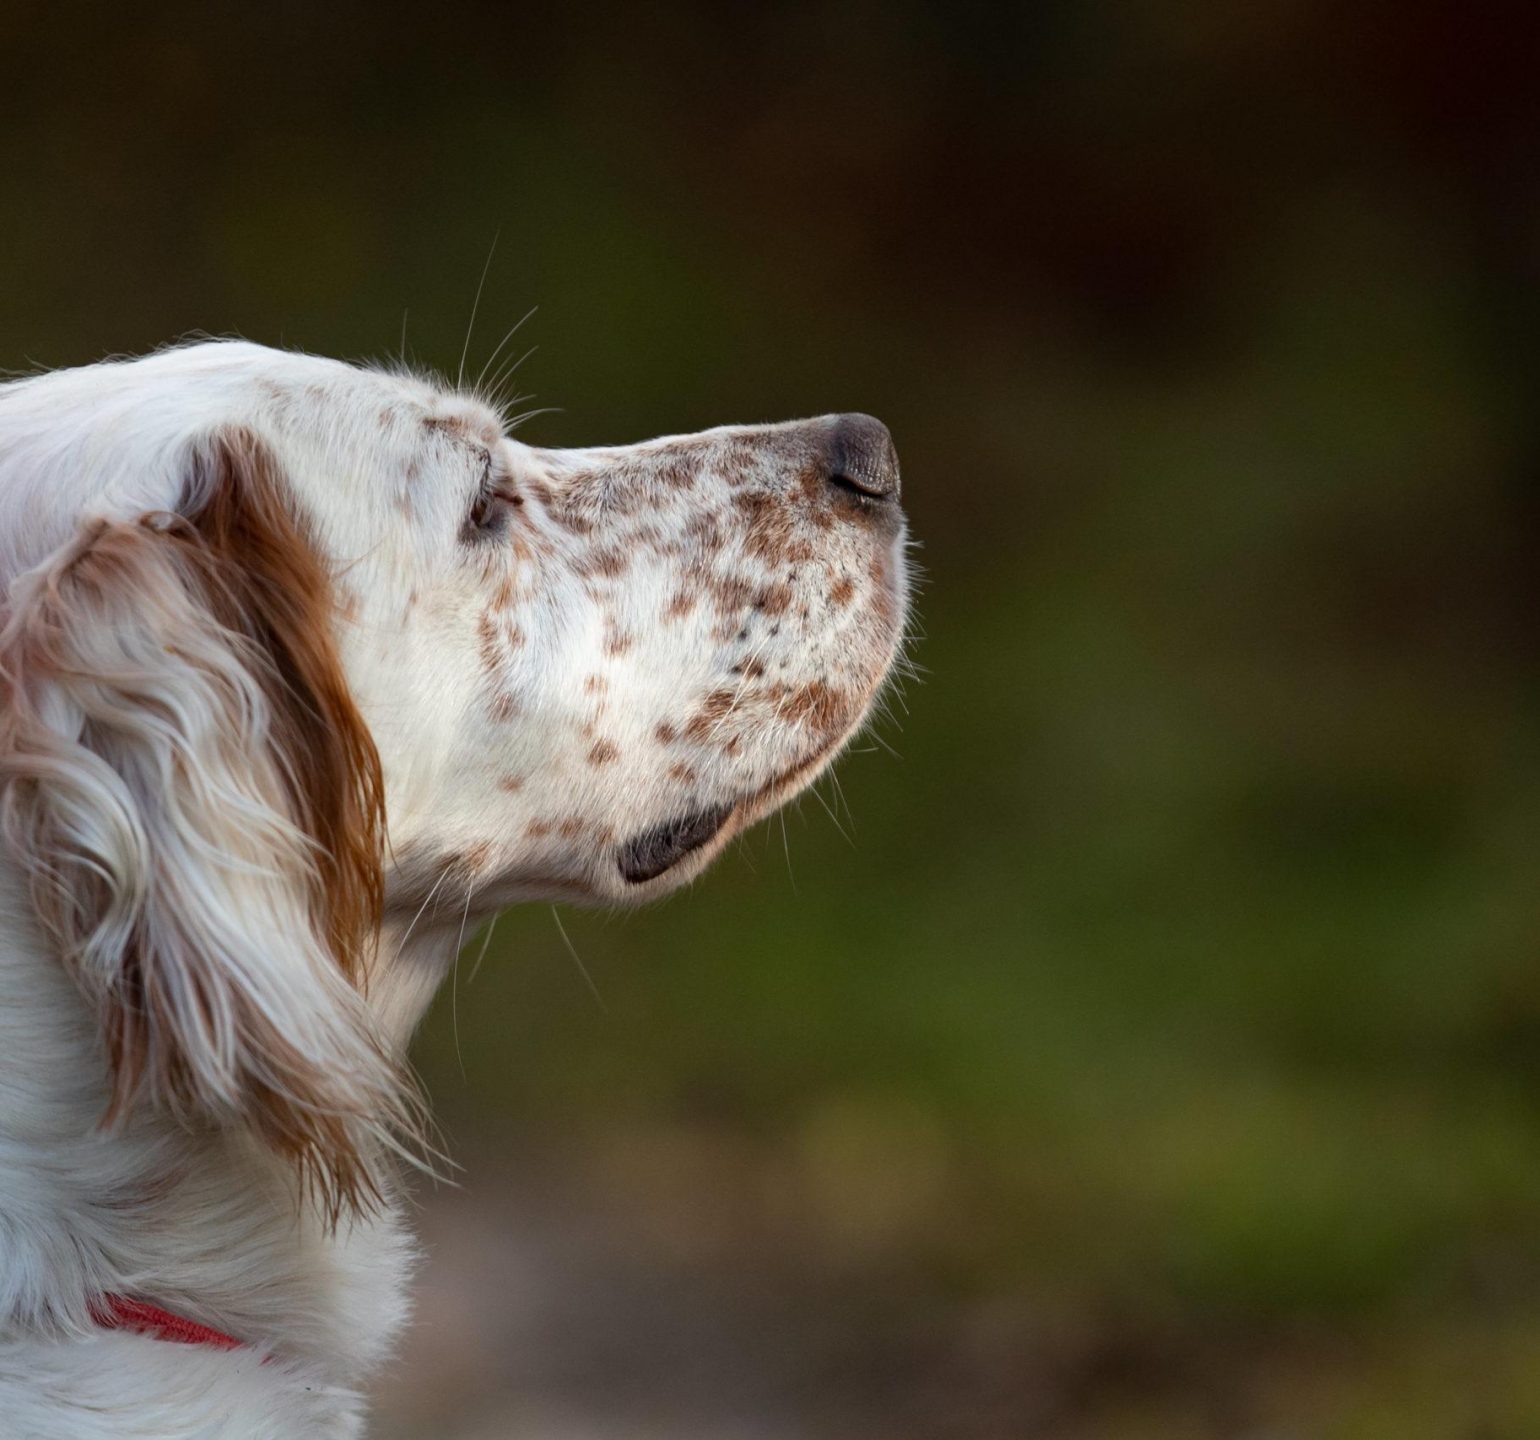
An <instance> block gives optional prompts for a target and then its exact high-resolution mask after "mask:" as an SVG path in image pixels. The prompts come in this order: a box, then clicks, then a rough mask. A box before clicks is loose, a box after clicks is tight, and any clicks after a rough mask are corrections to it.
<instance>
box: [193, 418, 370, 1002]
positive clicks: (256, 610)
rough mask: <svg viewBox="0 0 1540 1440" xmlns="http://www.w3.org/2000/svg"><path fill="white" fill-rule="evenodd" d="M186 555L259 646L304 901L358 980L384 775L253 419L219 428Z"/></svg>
mask: <svg viewBox="0 0 1540 1440" xmlns="http://www.w3.org/2000/svg"><path fill="white" fill-rule="evenodd" d="M205 463H206V464H207V465H208V467H209V473H206V474H203V475H195V476H194V477H193V487H191V488H193V491H194V493H198V492H201V493H203V494H204V495H205V496H206V497H207V498H206V500H205V501H204V503H203V505H202V507H201V508H200V509H198V510H197V511H196V512H195V513H194V514H192V516H191V520H192V530H193V534H194V536H195V537H196V538H195V539H194V538H193V537H188V539H187V541H186V542H185V543H187V544H188V549H189V556H188V558H189V561H190V562H191V563H194V564H197V565H198V566H199V567H200V568H201V569H202V570H203V572H204V584H205V586H206V587H207V589H208V595H209V605H210V608H211V609H212V611H213V613H214V615H215V617H216V618H217V619H218V620H219V622H220V624H222V625H224V626H225V627H226V628H227V629H229V630H231V631H233V632H235V633H236V634H238V635H244V636H245V637H247V639H249V640H250V641H251V642H252V643H253V644H254V645H255V646H256V648H257V652H258V654H259V656H260V657H261V658H260V661H259V673H260V674H261V677H262V680H263V682H264V685H263V688H264V689H265V690H266V692H267V701H268V704H269V706H270V707H271V708H272V716H273V718H272V731H271V734H272V743H273V745H274V748H275V750H276V752H277V758H278V760H279V764H280V766H281V767H282V769H283V772H284V779H285V781H286V783H287V785H288V789H289V800H290V803H291V805H292V806H293V813H294V819H295V822H296V824H298V826H299V828H300V829H301V830H303V831H304V833H305V834H306V835H307V836H308V837H309V838H310V840H311V841H312V842H313V843H314V845H315V855H314V858H315V867H314V871H313V874H312V875H311V877H310V902H311V910H312V914H313V916H314V918H315V922H316V925H317V928H318V929H319V930H320V931H321V933H322V934H324V935H325V936H326V938H327V940H328V942H329V944H330V946H331V951H332V954H333V955H334V956H335V957H336V960H337V963H338V965H339V966H341V968H342V971H343V973H344V974H345V975H346V976H347V977H348V978H349V979H350V980H351V981H352V982H353V983H354V984H355V985H358V986H360V987H361V986H362V985H363V984H364V982H365V980H366V978H367V971H366V967H365V960H366V958H367V957H366V951H367V949H368V947H369V946H370V945H371V944H372V943H373V941H374V938H375V936H376V934H377V933H378V929H379V923H380V911H381V907H382V905H383V903H384V890H385V886H384V878H383V869H382V865H383V860H384V853H385V782H384V779H383V778H382V776H381V774H380V757H379V753H378V752H377V751H376V750H375V748H374V741H373V739H372V738H371V737H370V734H369V731H368V729H367V728H366V726H365V725H364V722H363V717H362V716H361V715H359V713H358V707H357V706H356V705H355V704H354V703H353V696H352V694H351V693H350V692H349V690H348V685H347V680H346V678H345V677H344V675H343V672H342V662H341V660H340V658H339V657H338V654H337V645H336V640H335V639H334V637H333V634H332V621H333V616H334V612H335V608H336V605H335V594H334V591H333V585H332V579H331V577H330V576H329V575H328V574H327V573H326V571H325V568H324V567H323V566H322V564H321V561H320V558H319V552H318V551H317V549H316V547H315V546H314V545H313V544H312V543H311V541H310V539H309V537H308V535H307V534H306V526H305V524H304V522H303V521H302V520H301V519H300V518H299V517H298V516H297V515H296V514H295V513H294V511H293V509H292V508H291V505H290V502H289V500H288V497H287V495H286V494H285V487H284V485H283V482H282V479H281V476H280V474H279V470H278V464H277V461H276V459H275V458H274V456H273V454H272V451H271V450H270V449H269V448H268V447H267V446H266V445H265V444H263V442H262V441H261V440H260V439H258V438H257V437H256V436H255V435H253V434H252V433H251V432H250V431H249V430H246V429H243V428H237V427H231V428H228V429H225V430H222V431H219V432H218V433H217V434H216V435H215V436H214V441H213V447H212V454H211V456H210V458H209V460H208V461H207V462H205Z"/></svg>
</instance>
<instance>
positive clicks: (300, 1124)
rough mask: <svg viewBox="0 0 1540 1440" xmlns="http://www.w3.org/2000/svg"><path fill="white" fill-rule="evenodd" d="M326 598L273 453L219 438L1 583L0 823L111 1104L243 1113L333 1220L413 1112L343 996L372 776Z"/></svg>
mask: <svg viewBox="0 0 1540 1440" xmlns="http://www.w3.org/2000/svg"><path fill="white" fill-rule="evenodd" d="M332 608H333V592H332V585H331V583H330V577H329V576H328V574H327V572H326V569H325V567H324V565H323V562H322V561H321V559H320V558H319V556H318V553H317V551H316V549H315V547H314V546H313V545H312V544H311V542H310V540H309V538H308V536H307V533H306V528H305V526H304V524H303V523H302V522H301V521H300V519H299V518H298V517H297V515H296V514H295V513H294V512H293V510H292V509H291V506H290V504H289V501H288V499H287V493H286V484H285V482H284V481H283V479H282V477H281V476H280V475H279V473H278V468H277V465H276V462H275V460H274V458H273V456H272V454H271V452H270V451H269V450H268V448H267V447H266V446H265V445H264V444H262V443H261V442H260V441H259V440H258V439H257V438H256V437H255V436H253V435H251V434H250V433H248V432H245V431H242V430H225V431H221V432H219V433H217V434H216V435H215V436H213V437H212V438H211V439H210V441H209V442H208V443H207V444H206V445H204V446H202V447H200V449H199V451H198V453H197V454H196V455H195V456H194V457H193V458H192V461H191V465H190V473H189V477H188V484H187V489H186V495H185V499H184V503H183V504H182V505H180V506H179V507H178V509H177V511H176V512H175V513H159V512H157V513H153V514H147V515H143V516H140V517H138V518H137V519H134V520H130V521H122V522H109V521H99V522H96V523H95V524H94V525H92V526H90V527H89V528H88V529H87V530H86V531H85V532H84V533H82V534H81V535H80V536H78V537H77V538H76V540H75V541H74V542H73V543H71V544H70V545H68V546H67V547H65V549H64V550H63V551H62V552H60V553H58V554H56V555H54V556H53V557H52V558H51V559H50V560H49V561H48V562H47V563H45V564H44V565H42V566H40V567H39V568H37V569H36V570H33V571H31V572H29V573H28V574H26V575H24V576H22V577H21V578H20V579H19V580H18V581H17V583H16V584H15V585H14V586H13V587H12V590H11V593H10V596H9V597H8V602H7V606H6V613H5V615H4V616H3V621H4V624H3V629H0V679H3V682H4V686H5V688H6V690H7V691H8V692H9V693H8V694H7V695H5V696H4V697H3V700H4V713H3V715H0V787H3V792H0V806H3V812H0V818H3V825H4V833H5V836H6V839H7V840H8V842H9V846H10V850H11V854H12V856H13V858H14V859H15V861H16V862H17V863H18V864H19V865H20V866H21V867H22V868H23V870H24V871H25V873H26V875H27V877H28V880H29V882H30V887H31V894H32V900H33V903H34V905H35V907H36V910H37V913H38V916H39V918H40V920H41V922H42V924H43V926H44V929H45V931H46V932H47V934H48V936H49V937H50V939H51V940H52V942H53V943H54V944H55V945H56V946H57V949H58V952H59V954H60V956H61V958H62V959H63V961H64V963H65V964H66V965H67V966H68V967H69V969H70V971H71V973H72V974H73V975H74V977H75V979H76V981H77V982H78V984H79V986H80V988H81V989H82V991H83V992H84V993H85V995H86V996H87V998H88V999H89V1000H90V1001H91V1002H92V1003H93V1004H94V1005H95V1007H96V1009H97V1012H98V1014H99V1017H100V1023H101V1029H102V1034H103V1036H104V1039H105V1046H106V1056H107V1060H108V1063H109V1065H110V1070H111V1077H112V1098H111V1103H110V1107H109V1110H108V1119H109V1120H116V1119H118V1118H120V1117H123V1116H125V1115H126V1114H127V1113H128V1112H129V1111H130V1110H131V1109H132V1108H133V1107H135V1106H136V1105H138V1104H141V1103H149V1104H152V1105H156V1106H160V1107H163V1108H165V1109H167V1110H169V1111H170V1112H172V1113H173V1114H175V1115H177V1116H178V1117H179V1118H180V1119H181V1120H182V1121H183V1122H184V1123H187V1124H193V1125H197V1124H207V1123H210V1122H213V1123H215V1124H220V1125H226V1126H229V1125H238V1126H245V1127H249V1128H250V1129H252V1130H253V1131H255V1132H256V1133H258V1134H260V1135H261V1136H262V1137H263V1138H264V1139H265V1140H266V1141H267V1143H268V1144H270V1145H271V1146H272V1147H273V1149H274V1150H276V1151H278V1152H279V1153H281V1154H282V1155H284V1156H286V1157H288V1158H290V1159H291V1160H292V1161H293V1162H294V1163H295V1164H296V1166H297V1167H298V1169H299V1171H300V1173H301V1175H302V1176H303V1178H304V1179H305V1181H306V1182H307V1183H308V1184H309V1185H310V1186H312V1187H313V1188H314V1190H315V1191H316V1193H317V1195H318V1198H319V1199H320V1200H321V1202H322V1204H323V1206H324V1208H325V1209H326V1210H327V1211H328V1212H329V1214H330V1215H331V1217H332V1218H333V1220H335V1219H336V1218H337V1217H338V1216H340V1215H341V1214H342V1213H343V1212H345V1211H348V1210H357V1209H360V1208H365V1207H367V1206H368V1205H369V1204H371V1203H372V1202H373V1201H375V1200H376V1199H377V1198H378V1195H379V1185H380V1179H381V1177H380V1173H379V1168H378V1161H379V1157H380V1155H381V1151H382V1148H383V1147H387V1146H389V1147H393V1148H394V1147H396V1146H398V1144H399V1139H400V1137H401V1136H403V1135H412V1134H414V1133H415V1130H414V1125H413V1120H414V1117H415V1113H416V1112H415V1109H414V1104H413V1099H412V1096H411V1092H410V1089H409V1087H408V1086H407V1085H405V1084H404V1083H403V1080H402V1077H401V1075H400V1072H399V1070H398V1067H397V1065H396V1063H395V1062H394V1061H393V1059H392V1058H391V1057H390V1056H389V1055H388V1054H387V1050H386V1047H385V1046H384V1044H383V1043H382V1042H381V1041H380V1040H379V1039H378V1038H377V1036H376V1033H375V1031H374V1029H373V1027H372V1025H371V1022H370V1017H369V1014H368V1011H367V1009H366V1007H365V1005H364V1003H363V997H362V994H361V986H362V984H363V981H364V971H365V960H366V954H367V949H368V947H369V946H370V945H371V944H372V943H373V939H374V936H375V932H376V926H377V922H378V918H379V910H380V903H381V888H382V882H381V860H382V847H383V842H384V835H383V829H384V810H383V799H382V783H381V778H380V767H379V759H378V756H377V755H376V752H375V749H374V745H373V743H372V741H371V739H370V737H369V733H368V731H367V729H366V728H365V726H364V724H363V722H362V720H361V719H360V717H359V714H358V711H357V709H356V708H355V706H354V704H353V701H352V698H351V696H350V694H349V691H348V687H347V684H346V681H345V679H344V676H343V673H342V670H341V667H340V664H339V660H338V655H337V651H336V646H335V642H334V640H333V629H332V626H333V614H332Z"/></svg>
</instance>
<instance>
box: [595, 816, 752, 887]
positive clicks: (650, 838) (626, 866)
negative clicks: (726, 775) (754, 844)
mask: <svg viewBox="0 0 1540 1440" xmlns="http://www.w3.org/2000/svg"><path fill="white" fill-rule="evenodd" d="M737 808H738V802H737V801H736V800H735V801H733V802H732V803H731V804H728V805H711V806H706V807H705V808H702V809H698V810H687V811H685V813H684V814H682V815H678V816H676V817H675V818H674V819H672V820H665V821H664V822H663V824H661V825H654V826H653V827H652V828H651V829H650V830H643V831H642V833H641V834H640V835H637V836H634V837H633V838H632V839H631V840H629V841H627V842H626V844H624V845H622V846H621V847H620V856H619V859H618V861H617V863H618V864H619V866H620V873H621V874H622V875H623V876H625V878H626V879H627V880H628V881H629V882H630V883H631V884H633V885H641V884H643V883H644V882H645V881H648V880H656V879H657V878H658V876H659V875H661V874H662V873H663V872H664V871H665V870H671V869H673V867H674V866H675V865H677V864H678V863H679V862H680V861H681V860H683V859H684V857H685V856H686V855H688V854H690V853H691V852H692V851H695V850H699V849H700V847H701V846H702V845H704V844H706V843H707V841H709V840H713V839H715V838H716V836H717V834H718V833H719V832H720V831H721V829H722V827H723V826H724V825H725V824H727V822H728V820H729V818H730V817H731V816H732V813H733V811H734V810H736V809H737Z"/></svg>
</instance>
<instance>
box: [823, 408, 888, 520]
mask: <svg viewBox="0 0 1540 1440" xmlns="http://www.w3.org/2000/svg"><path fill="white" fill-rule="evenodd" d="M812 423H814V424H821V425H824V426H826V427H827V431H826V434H825V435H824V437H823V444H822V464H823V471H824V480H825V482H826V484H827V485H828V486H829V488H830V489H832V490H834V491H836V492H838V495H837V496H836V498H839V499H843V500H845V501H846V502H847V503H849V502H854V503H855V504H857V505H859V506H861V507H862V510H863V511H865V510H873V511H875V510H877V509H878V507H883V506H887V505H896V504H897V503H898V498H899V480H898V452H897V451H896V450H895V449H894V448H893V437H892V436H891V435H890V434H888V427H887V426H886V425H884V424H883V423H882V421H880V420H877V419H874V418H873V417H872V416H870V415H860V414H854V415H835V416H831V417H829V418H828V419H825V420H822V421H814V422H812Z"/></svg>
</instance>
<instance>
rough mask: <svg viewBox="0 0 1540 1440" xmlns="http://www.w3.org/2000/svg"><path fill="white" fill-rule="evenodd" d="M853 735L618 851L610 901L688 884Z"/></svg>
mask: <svg viewBox="0 0 1540 1440" xmlns="http://www.w3.org/2000/svg"><path fill="white" fill-rule="evenodd" d="M847 738H848V736H842V737H841V738H840V739H838V740H836V741H834V742H832V743H830V744H828V745H825V746H823V747H821V748H820V749H819V750H818V751H816V752H815V753H814V754H812V755H809V756H807V757H806V758H805V759H803V760H800V761H798V762H797V763H796V764H795V765H793V766H791V767H790V768H789V769H786V770H783V771H781V772H780V773H779V774H777V775H775V776H774V777H773V778H771V779H770V780H768V781H766V782H765V783H764V784H763V785H761V786H760V787H759V788H758V789H757V790H753V791H750V792H748V793H747V794H744V795H740V796H738V797H737V798H736V799H731V800H727V801H723V802H720V803H716V804H709V805H702V806H699V807H696V808H692V809H689V810H685V811H682V812H681V813H679V814H677V815H674V816H671V817H669V818H668V819H666V820H663V821H660V822H659V823H658V824H656V825H652V826H649V827H648V828H647V829H645V830H641V831H638V832H637V833H636V834H634V835H632V836H631V837H630V838H629V839H628V840H626V841H624V842H623V843H621V844H620V845H619V846H617V847H615V849H614V851H613V852H612V854H611V855H610V856H609V857H608V867H607V868H608V874H607V877H606V878H607V880H608V883H607V884H606V883H604V882H601V885H602V888H604V889H605V890H607V891H609V892H610V894H609V895H608V897H607V898H611V899H619V900H622V901H633V902H641V901H646V900H651V899H654V898H656V897H657V896H660V895H664V894H666V893H668V892H669V891H670V890H673V889H676V888H678V887H679V886H680V885H683V884H686V883H688V882H689V881H690V880H693V879H694V878H695V877H696V876H697V875H699V874H700V873H701V871H702V870H704V869H705V868H706V867H707V866H708V865H710V864H711V862H712V861H713V860H715V859H716V857H717V856H718V855H720V854H721V853H722V851H723V850H724V849H725V848H726V847H727V845H728V844H729V842H730V841H731V840H732V839H733V838H734V836H737V835H741V834H742V833H743V832H744V831H745V830H747V829H748V828H749V827H750V826H751V825H754V824H756V823H757V822H758V821H760V820H762V819H763V818H764V817H765V816H766V815H768V814H769V813H770V812H771V811H772V810H774V809H776V808H777V807H778V806H780V805H783V804H785V803H786V801H788V800H790V799H791V798H792V797H793V796H794V795H795V794H796V793H797V792H798V791H799V790H802V789H803V788H805V787H806V786H808V785H810V784H811V783H812V782H813V780H814V779H816V778H817V776H818V773H819V771H821V770H822V769H823V768H824V766H826V765H827V764H828V763H829V762H830V760H832V759H833V757H834V755H835V754H836V753H837V752H838V751H839V749H840V748H841V747H842V746H843V744H844V743H845V740H846V739H847Z"/></svg>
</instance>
